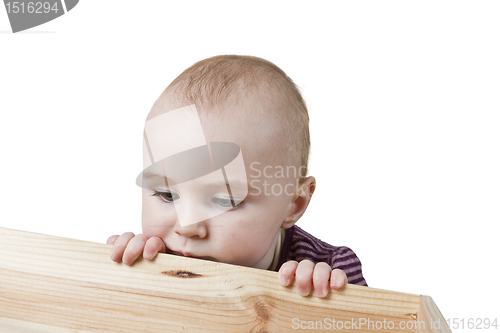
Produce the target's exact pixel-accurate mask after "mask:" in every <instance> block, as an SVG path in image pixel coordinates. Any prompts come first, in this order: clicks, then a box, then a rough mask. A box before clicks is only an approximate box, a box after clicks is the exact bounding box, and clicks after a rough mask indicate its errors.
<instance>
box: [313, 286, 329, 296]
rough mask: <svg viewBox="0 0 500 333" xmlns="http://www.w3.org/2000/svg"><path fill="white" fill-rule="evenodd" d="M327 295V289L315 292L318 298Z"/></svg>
mask: <svg viewBox="0 0 500 333" xmlns="http://www.w3.org/2000/svg"><path fill="white" fill-rule="evenodd" d="M327 293H328V290H326V288H325V289H322V290H314V294H315V295H316V297H325V296H326V294H327Z"/></svg>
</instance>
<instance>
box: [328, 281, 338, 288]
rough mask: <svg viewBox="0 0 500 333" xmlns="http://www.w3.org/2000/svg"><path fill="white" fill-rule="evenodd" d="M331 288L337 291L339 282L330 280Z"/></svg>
mask: <svg viewBox="0 0 500 333" xmlns="http://www.w3.org/2000/svg"><path fill="white" fill-rule="evenodd" d="M330 288H332V289H337V280H335V279H332V280H330Z"/></svg>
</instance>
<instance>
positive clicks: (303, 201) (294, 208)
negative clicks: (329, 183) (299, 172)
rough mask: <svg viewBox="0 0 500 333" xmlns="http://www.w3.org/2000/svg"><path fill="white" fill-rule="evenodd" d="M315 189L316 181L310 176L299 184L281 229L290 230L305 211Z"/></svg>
mask: <svg viewBox="0 0 500 333" xmlns="http://www.w3.org/2000/svg"><path fill="white" fill-rule="evenodd" d="M315 189H316V179H315V178H314V177H312V176H309V177H307V178H306V179H304V180H303V181H302V182H301V183H300V184H299V186H298V189H297V192H295V195H294V196H293V198H292V201H291V202H290V208H289V211H288V215H287V216H286V218H285V220H284V221H283V224H282V225H281V227H282V228H283V229H288V228H290V227H291V226H293V225H294V224H295V223H296V222H297V221H298V220H299V219H300V217H301V216H302V214H304V212H305V211H306V208H307V206H308V205H309V201H311V197H312V195H313V193H314V190H315Z"/></svg>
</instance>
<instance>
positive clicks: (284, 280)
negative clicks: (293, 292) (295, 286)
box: [280, 276, 288, 287]
mask: <svg viewBox="0 0 500 333" xmlns="http://www.w3.org/2000/svg"><path fill="white" fill-rule="evenodd" d="M280 284H281V285H282V286H284V287H286V286H288V280H287V279H286V278H285V277H284V276H282V277H280Z"/></svg>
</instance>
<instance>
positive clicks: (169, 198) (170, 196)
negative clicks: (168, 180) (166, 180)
mask: <svg viewBox="0 0 500 333" xmlns="http://www.w3.org/2000/svg"><path fill="white" fill-rule="evenodd" d="M153 196H154V197H159V198H160V199H161V200H163V201H165V202H168V203H171V202H173V201H174V200H177V199H179V198H180V197H179V195H178V194H177V193H172V192H158V191H155V194H153Z"/></svg>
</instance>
